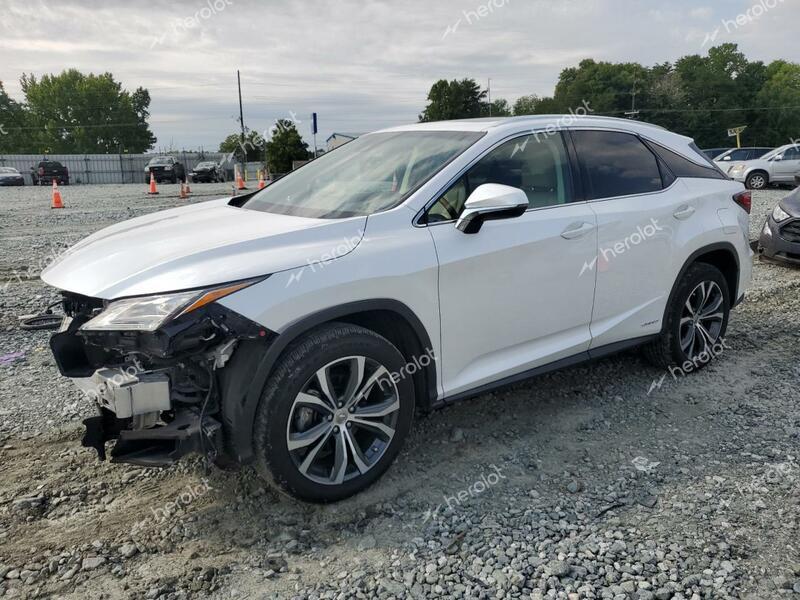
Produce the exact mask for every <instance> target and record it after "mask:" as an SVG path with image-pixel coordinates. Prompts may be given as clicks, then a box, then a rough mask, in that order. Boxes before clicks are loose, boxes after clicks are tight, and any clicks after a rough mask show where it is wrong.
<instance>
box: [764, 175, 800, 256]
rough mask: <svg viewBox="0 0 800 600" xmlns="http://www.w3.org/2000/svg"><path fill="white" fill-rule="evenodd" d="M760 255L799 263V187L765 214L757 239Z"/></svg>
mask: <svg viewBox="0 0 800 600" xmlns="http://www.w3.org/2000/svg"><path fill="white" fill-rule="evenodd" d="M758 252H759V254H760V255H761V256H764V257H766V258H770V259H773V260H780V261H785V262H789V263H793V264H796V265H800V188H797V189H796V190H795V191H794V192H792V193H791V194H789V195H788V196H786V198H784V199H783V200H781V201H780V202H779V203H778V205H777V206H776V207H775V208H774V209H773V211H772V212H771V213H770V214H769V215H767V220H766V222H765V223H764V227H763V228H762V229H761V236H760V237H759V239H758Z"/></svg>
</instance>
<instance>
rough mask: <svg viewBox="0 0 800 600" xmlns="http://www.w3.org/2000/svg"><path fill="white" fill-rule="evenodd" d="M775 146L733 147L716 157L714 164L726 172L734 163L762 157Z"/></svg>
mask: <svg viewBox="0 0 800 600" xmlns="http://www.w3.org/2000/svg"><path fill="white" fill-rule="evenodd" d="M774 149H775V148H755V147H753V148H731V149H730V150H728V151H727V152H723V153H722V154H720V155H719V156H717V157H716V158H715V159H714V164H715V165H717V166H718V167H719V168H720V169H722V171H723V172H724V173H727V172H728V169H730V168H731V166H732V165H733V164H734V163H737V162H742V161H746V160H753V159H756V158H761V157H762V156H764V155H765V154H766V153H767V152H770V151H772V150H774Z"/></svg>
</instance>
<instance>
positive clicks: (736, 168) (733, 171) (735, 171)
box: [728, 165, 744, 173]
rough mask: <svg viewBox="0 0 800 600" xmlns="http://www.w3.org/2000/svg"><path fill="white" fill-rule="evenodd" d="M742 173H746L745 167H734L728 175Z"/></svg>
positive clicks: (729, 170)
mask: <svg viewBox="0 0 800 600" xmlns="http://www.w3.org/2000/svg"><path fill="white" fill-rule="evenodd" d="M742 171H744V165H733V166H732V167H731V168H730V169H728V173H741V172H742Z"/></svg>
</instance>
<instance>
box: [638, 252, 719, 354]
mask: <svg viewBox="0 0 800 600" xmlns="http://www.w3.org/2000/svg"><path fill="white" fill-rule="evenodd" d="M730 307H731V302H730V292H729V290H728V284H727V282H726V281H725V277H724V276H723V275H722V273H721V272H720V270H719V269H717V268H716V267H714V266H712V265H709V264H706V263H695V264H693V265H692V266H691V267H689V269H688V270H687V271H686V273H685V274H684V276H683V278H682V279H681V281H680V283H679V284H678V287H677V288H676V290H675V294H674V296H673V299H672V302H671V304H670V306H669V307H667V317H666V323H665V326H664V331H663V333H662V334H661V336H660V337H659V339H657V340H656V341H655V342H653V343H652V344H650V345H649V346H646V347H645V353H646V355H647V357H648V359H650V361H651V362H653V363H654V364H655V365H657V366H659V367H662V368H666V367H668V366H670V365H674V364H676V365H679V366H681V365H685V364H686V363H687V361H688V362H690V363H691V364H692V365H693V366H692V369H691V370H697V369H702V368H703V367H705V366H706V365H707V364H708V363H709V362H710V361H711V359H712V358H715V357H716V356H717V355H718V354H719V353H720V352H721V351H722V349H723V348H724V345H723V344H724V336H725V331H726V329H727V327H728V316H729V315H730Z"/></svg>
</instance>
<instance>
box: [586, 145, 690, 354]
mask: <svg viewBox="0 0 800 600" xmlns="http://www.w3.org/2000/svg"><path fill="white" fill-rule="evenodd" d="M572 137H573V140H574V142H575V149H576V151H577V154H578V158H579V161H580V163H581V167H582V172H583V177H584V187H585V189H586V193H587V198H589V199H590V205H591V207H592V208H593V210H594V212H595V213H596V215H597V227H598V231H597V236H598V249H597V255H596V263H595V270H596V272H597V284H596V289H595V300H594V308H593V311H592V323H591V333H592V348H598V347H601V346H606V345H608V344H613V343H615V342H620V341H624V340H629V339H634V338H638V337H643V336H646V335H649V334H655V333H658V332H659V331H660V330H661V325H662V323H661V321H662V318H663V313H664V307H665V306H666V301H667V297H668V295H669V292H670V290H671V288H672V284H673V269H674V267H673V263H674V261H675V260H676V258H675V257H676V256H677V254H679V252H680V250H678V249H677V248H676V240H677V239H682V238H684V237H686V236H687V235H688V236H694V235H698V234H702V232H703V225H702V223H701V222H700V221H701V220H700V218H698V215H697V212H698V206H697V202H696V200H695V199H693V198H692V197H691V196H690V194H689V193H688V189H687V187H686V186H685V185H684V184H683V182H682V181H680V180H677V179H675V177H674V176H672V175H671V174H670V173H669V172H668V170H667V169H666V166H665V165H663V164H660V161H659V160H658V158H657V157H656V155H655V154H654V153H653V152H652V151H651V150H650V148H648V147H647V145H646V144H645V143H644V142H643V141H642V140H641V139H640V138H639V137H637V136H636V135H633V134H631V133H627V132H621V131H613V130H577V131H573V132H572Z"/></svg>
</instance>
